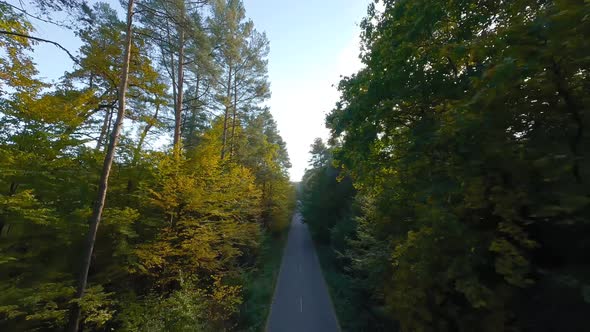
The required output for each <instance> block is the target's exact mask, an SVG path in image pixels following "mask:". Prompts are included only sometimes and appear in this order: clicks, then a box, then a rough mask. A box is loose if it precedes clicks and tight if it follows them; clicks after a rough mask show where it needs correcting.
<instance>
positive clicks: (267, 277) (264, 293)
mask: <svg viewBox="0 0 590 332" xmlns="http://www.w3.org/2000/svg"><path fill="white" fill-rule="evenodd" d="M288 232H289V229H287V230H285V231H284V232H282V233H281V234H279V235H272V234H270V233H265V234H264V237H263V240H262V245H261V252H260V256H259V258H258V264H257V265H256V267H255V268H254V269H252V270H250V271H249V272H248V273H247V274H246V275H245V276H244V278H245V281H246V282H245V284H244V303H243V304H242V308H241V312H240V323H239V328H238V330H239V331H264V328H265V325H266V320H267V317H268V314H269V311H270V306H271V302H272V297H273V293H274V290H275V285H276V282H277V278H278V276H279V269H280V267H281V259H282V257H283V249H284V248H285V244H286V240H287V234H288Z"/></svg>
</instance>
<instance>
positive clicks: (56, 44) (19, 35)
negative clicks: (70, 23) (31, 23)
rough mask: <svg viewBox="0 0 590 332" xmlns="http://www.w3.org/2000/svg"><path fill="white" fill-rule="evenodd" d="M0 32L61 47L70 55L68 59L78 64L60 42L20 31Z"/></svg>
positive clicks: (0, 32) (0, 31)
mask: <svg viewBox="0 0 590 332" xmlns="http://www.w3.org/2000/svg"><path fill="white" fill-rule="evenodd" d="M0 34H4V35H11V36H17V37H23V38H28V39H32V40H36V41H39V42H43V43H49V44H52V45H54V46H56V47H58V48H60V49H62V50H63V51H64V52H66V53H67V54H68V56H69V57H70V59H72V61H74V62H75V63H76V64H78V65H79V64H80V61H78V59H76V57H74V55H72V53H70V51H68V50H67V49H66V48H65V47H63V46H61V44H59V43H58V42H54V41H51V40H47V39H43V38H39V37H33V36H29V35H25V34H22V33H18V32H12V31H6V30H0Z"/></svg>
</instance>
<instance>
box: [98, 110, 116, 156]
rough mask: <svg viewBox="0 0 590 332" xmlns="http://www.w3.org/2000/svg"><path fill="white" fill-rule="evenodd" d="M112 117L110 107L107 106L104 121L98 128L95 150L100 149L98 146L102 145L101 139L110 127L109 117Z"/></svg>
mask: <svg viewBox="0 0 590 332" xmlns="http://www.w3.org/2000/svg"><path fill="white" fill-rule="evenodd" d="M112 118H113V112H112V111H111V109H110V108H107V109H106V113H105V115H104V121H103V123H102V127H101V128H100V136H98V140H97V141H96V148H94V149H95V150H96V151H99V150H100V147H101V146H102V141H103V140H104V138H105V136H106V135H107V133H108V132H109V130H110V129H111V119H112Z"/></svg>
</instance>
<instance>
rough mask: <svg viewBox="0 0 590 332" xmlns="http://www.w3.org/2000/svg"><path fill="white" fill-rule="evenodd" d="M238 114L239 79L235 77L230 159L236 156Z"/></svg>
mask: <svg viewBox="0 0 590 332" xmlns="http://www.w3.org/2000/svg"><path fill="white" fill-rule="evenodd" d="M237 113H238V78H237V76H236V77H234V103H233V107H232V120H231V143H230V147H229V158H230V159H232V158H233V156H234V148H235V140H234V137H235V134H236V114H237Z"/></svg>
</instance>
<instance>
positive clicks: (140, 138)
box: [133, 103, 160, 165]
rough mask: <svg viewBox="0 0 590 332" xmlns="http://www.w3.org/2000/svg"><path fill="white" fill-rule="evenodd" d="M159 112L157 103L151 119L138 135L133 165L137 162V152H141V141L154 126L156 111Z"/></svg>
mask: <svg viewBox="0 0 590 332" xmlns="http://www.w3.org/2000/svg"><path fill="white" fill-rule="evenodd" d="M159 112H160V104H159V103H158V104H157V105H156V112H155V113H154V116H152V121H149V120H148V123H147V124H146V125H145V127H144V128H143V131H142V132H141V134H140V135H139V142H137V147H136V148H135V154H134V155H133V165H137V163H138V162H139V153H140V152H141V148H142V147H143V143H144V142H145V138H146V137H147V134H148V133H149V131H150V129H152V127H153V126H154V123H156V121H158V113H159Z"/></svg>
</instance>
